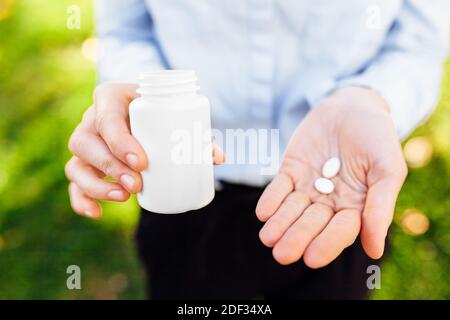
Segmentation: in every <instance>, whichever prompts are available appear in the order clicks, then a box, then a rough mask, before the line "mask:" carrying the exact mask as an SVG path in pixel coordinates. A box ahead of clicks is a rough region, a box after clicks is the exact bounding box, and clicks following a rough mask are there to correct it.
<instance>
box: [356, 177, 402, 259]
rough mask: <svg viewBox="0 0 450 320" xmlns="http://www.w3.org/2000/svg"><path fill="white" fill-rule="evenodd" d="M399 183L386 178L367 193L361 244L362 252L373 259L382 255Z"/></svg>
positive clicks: (399, 186)
mask: <svg viewBox="0 0 450 320" xmlns="http://www.w3.org/2000/svg"><path fill="white" fill-rule="evenodd" d="M400 188H401V183H399V182H398V181H396V179H393V178H386V179H383V180H380V181H379V182H377V183H375V184H374V185H372V186H371V187H369V190H368V192H367V197H366V203H365V206H364V211H363V215H362V229H361V242H362V245H363V248H364V251H365V252H366V253H367V255H368V256H369V257H371V258H373V259H379V258H380V257H381V256H382V255H383V253H384V243H385V239H386V236H387V233H388V230H389V226H390V224H391V222H392V218H393V216H394V210H395V203H396V201H397V196H398V193H399V192H400Z"/></svg>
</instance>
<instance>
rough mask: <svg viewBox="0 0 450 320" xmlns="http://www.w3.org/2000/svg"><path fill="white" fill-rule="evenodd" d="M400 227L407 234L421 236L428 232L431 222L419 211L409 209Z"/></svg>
mask: <svg viewBox="0 0 450 320" xmlns="http://www.w3.org/2000/svg"><path fill="white" fill-rule="evenodd" d="M400 226H401V227H402V229H403V231H404V232H405V233H407V234H410V235H414V236H419V235H422V234H424V233H425V232H427V231H428V229H429V227H430V221H429V220H428V217H427V216H426V215H425V214H424V213H423V212H421V211H419V210H417V209H408V210H406V211H405V212H403V214H402V216H401V218H400Z"/></svg>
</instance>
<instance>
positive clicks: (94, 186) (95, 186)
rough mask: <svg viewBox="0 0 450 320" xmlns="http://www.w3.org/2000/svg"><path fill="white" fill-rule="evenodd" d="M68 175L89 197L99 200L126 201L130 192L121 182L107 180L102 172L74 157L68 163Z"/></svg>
mask: <svg viewBox="0 0 450 320" xmlns="http://www.w3.org/2000/svg"><path fill="white" fill-rule="evenodd" d="M66 176H67V178H68V179H69V180H70V181H72V182H74V183H75V184H76V185H77V186H78V187H79V188H80V189H81V190H82V191H83V193H84V194H86V195H87V196H88V197H90V198H93V199H98V200H111V201H121V202H122V201H126V200H128V198H129V196H130V194H129V193H128V192H127V191H126V190H124V189H123V188H122V186H121V185H120V184H117V183H110V182H106V181H105V180H103V179H102V174H101V173H100V172H99V171H98V170H96V169H95V168H93V167H91V166H90V165H88V164H86V163H84V162H83V161H81V160H80V159H78V158H76V157H74V158H72V159H71V160H70V161H69V162H68V163H67V165H66Z"/></svg>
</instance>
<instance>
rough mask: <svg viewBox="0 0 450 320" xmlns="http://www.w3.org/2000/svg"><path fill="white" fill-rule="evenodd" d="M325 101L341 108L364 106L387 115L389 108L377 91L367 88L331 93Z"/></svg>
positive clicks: (351, 88) (340, 90) (355, 87)
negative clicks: (328, 100) (330, 101)
mask: <svg viewBox="0 0 450 320" xmlns="http://www.w3.org/2000/svg"><path fill="white" fill-rule="evenodd" d="M327 99H331V100H333V103H335V104H338V105H343V106H348V107H352V106H357V107H361V106H366V107H370V108H375V109H379V110H383V111H385V112H387V113H389V112H390V108H389V105H388V103H387V102H386V100H385V99H384V98H383V96H382V95H381V94H379V93H378V92H377V91H375V90H372V89H370V88H367V87H358V86H348V87H343V88H340V89H338V90H336V91H335V92H333V93H332V94H331V95H330V96H329V97H328V98H327Z"/></svg>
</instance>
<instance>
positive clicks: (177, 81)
mask: <svg viewBox="0 0 450 320" xmlns="http://www.w3.org/2000/svg"><path fill="white" fill-rule="evenodd" d="M198 90H199V86H198V80H197V76H196V75H195V72H194V71H192V70H158V71H151V72H147V73H143V74H142V75H141V76H140V78H139V88H138V89H137V93H139V94H140V95H141V97H142V98H144V99H164V100H165V99H179V98H190V97H194V96H196V95H197V94H198Z"/></svg>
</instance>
